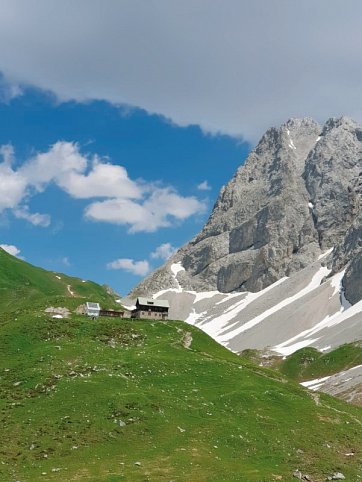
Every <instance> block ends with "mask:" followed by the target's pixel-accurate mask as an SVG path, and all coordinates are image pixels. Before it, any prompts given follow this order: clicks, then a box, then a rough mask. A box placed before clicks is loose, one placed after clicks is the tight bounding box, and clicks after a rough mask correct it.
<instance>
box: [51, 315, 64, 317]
mask: <svg viewBox="0 0 362 482" xmlns="http://www.w3.org/2000/svg"><path fill="white" fill-rule="evenodd" d="M52 318H64V316H63V315H53V316H52Z"/></svg>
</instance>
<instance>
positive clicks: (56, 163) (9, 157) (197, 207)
mask: <svg viewBox="0 0 362 482" xmlns="http://www.w3.org/2000/svg"><path fill="white" fill-rule="evenodd" d="M0 154H1V155H2V157H3V162H2V163H0V213H1V212H2V211H4V210H5V209H11V210H12V211H13V213H14V215H15V217H17V218H18V219H24V220H26V221H28V222H30V223H32V224H33V225H35V226H42V227H47V226H49V225H50V223H51V218H50V216H49V215H48V214H40V213H31V212H30V211H29V207H28V205H27V204H24V203H25V202H26V203H28V201H29V199H30V198H31V197H32V196H34V195H36V194H38V193H40V192H43V191H44V190H45V189H46V188H47V187H48V186H49V185H50V184H55V185H57V186H58V187H59V188H60V189H62V190H63V191H65V192H66V193H68V194H69V195H70V196H71V197H72V198H75V199H91V200H92V202H91V203H90V204H89V205H88V206H87V207H86V209H85V217H86V218H88V219H90V220H92V221H103V222H109V223H113V224H120V225H126V226H128V228H129V232H132V233H136V232H141V231H145V232H153V231H156V230H157V229H159V228H161V227H167V226H171V225H172V224H174V223H175V222H180V221H183V220H185V219H187V218H189V217H190V216H193V215H195V214H199V213H203V212H204V211H205V209H206V204H205V202H204V201H200V200H198V199H197V198H196V197H194V196H188V197H187V196H186V197H185V196H182V195H180V194H179V193H178V192H177V191H176V190H175V189H174V188H173V187H171V186H166V187H160V183H157V182H154V181H151V182H148V183H147V182H146V181H144V180H132V179H130V178H129V177H128V173H127V170H126V169H125V168H124V167H123V166H119V165H116V164H112V163H110V162H105V160H103V159H101V158H100V157H99V156H97V155H87V154H82V153H81V152H80V147H79V145H78V144H77V143H74V142H66V141H58V142H56V143H55V144H54V145H53V146H51V147H50V148H49V150H48V151H46V152H41V153H37V154H35V155H34V156H33V157H31V158H30V159H28V160H27V161H26V162H25V163H24V164H23V165H21V166H20V167H18V168H17V169H16V170H15V169H14V168H13V167H12V166H13V163H14V149H13V147H12V146H11V145H4V146H1V147H0ZM99 198H103V199H101V200H97V201H95V199H99Z"/></svg>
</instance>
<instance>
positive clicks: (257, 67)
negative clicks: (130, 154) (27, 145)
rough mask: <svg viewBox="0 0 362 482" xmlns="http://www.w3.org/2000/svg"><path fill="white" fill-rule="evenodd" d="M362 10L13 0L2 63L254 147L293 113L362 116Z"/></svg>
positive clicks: (334, 1) (56, 86)
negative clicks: (233, 137)
mask: <svg viewBox="0 0 362 482" xmlns="http://www.w3.org/2000/svg"><path fill="white" fill-rule="evenodd" d="M100 9H101V10H102V15H101V16H100V15H99V12H100ZM361 17H362V3H361V2H360V1H359V0H348V2H341V1H340V0H319V1H318V2H313V4H312V2H302V1H296V0H275V1H273V2H271V1H270V0H254V1H252V2H251V1H250V2H247V1H239V0H225V1H223V2H219V1H214V2H211V1H210V0H199V1H197V2H195V1H194V0H174V1H172V2H169V1H167V0H155V1H152V2H144V1H141V0H132V1H131V0H125V1H122V2H116V1H110V2H106V5H104V2H102V1H101V0H78V1H77V2H57V7H56V15H55V14H54V2H39V1H35V0H28V1H26V2H24V1H23V0H3V1H2V2H1V5H0V70H2V71H3V73H4V76H5V77H6V79H7V81H8V82H9V83H10V84H13V85H19V84H30V85H34V86H37V87H39V88H42V89H46V90H51V91H52V92H54V93H55V94H56V95H57V96H58V98H59V99H76V100H80V101H83V100H87V99H105V100H108V101H110V102H113V103H115V104H127V105H131V106H140V107H142V108H144V109H146V110H148V111H149V112H153V113H160V114H163V115H164V116H166V117H167V118H170V119H172V121H174V122H175V123H177V124H179V125H188V124H199V125H200V126H202V128H204V129H205V130H207V131H211V132H220V131H221V132H224V133H229V134H232V135H237V136H239V135H241V136H244V137H245V138H246V139H249V140H251V141H253V142H254V141H255V140H256V139H257V138H258V137H259V136H260V134H261V133H262V132H263V131H264V130H265V129H266V128H267V127H269V126H270V125H278V124H280V123H282V122H284V121H285V120H286V119H287V118H289V117H291V116H293V117H296V116H304V115H310V116H313V117H315V118H316V119H317V120H325V119H326V118H328V117H330V116H331V115H337V116H338V115H340V114H342V113H343V114H346V115H349V116H351V117H355V118H356V119H357V120H362V104H361V103H360V102H358V100H359V98H360V86H361V83H362V64H361V62H358V61H356V59H359V58H360V45H361V43H362V29H361V26H360V19H361ZM44 19H46V21H44ZM95 32H96V34H95Z"/></svg>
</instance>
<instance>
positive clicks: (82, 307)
mask: <svg viewBox="0 0 362 482" xmlns="http://www.w3.org/2000/svg"><path fill="white" fill-rule="evenodd" d="M74 313H75V314H76V315H85V314H86V306H85V305H79V306H77V308H76V309H75V311H74Z"/></svg>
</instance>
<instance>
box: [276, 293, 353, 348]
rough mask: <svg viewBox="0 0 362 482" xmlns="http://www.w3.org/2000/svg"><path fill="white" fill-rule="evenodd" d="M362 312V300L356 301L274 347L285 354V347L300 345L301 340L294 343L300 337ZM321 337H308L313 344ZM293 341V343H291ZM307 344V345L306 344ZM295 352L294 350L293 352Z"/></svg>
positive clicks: (313, 333)
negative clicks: (311, 338)
mask: <svg viewBox="0 0 362 482" xmlns="http://www.w3.org/2000/svg"><path fill="white" fill-rule="evenodd" d="M359 313H362V300H361V301H359V302H358V303H356V304H355V305H353V306H351V307H350V308H348V309H346V310H345V311H342V312H341V311H337V312H336V313H334V315H331V316H330V315H328V316H326V317H325V318H323V320H322V321H320V322H319V323H317V324H316V325H315V326H313V327H312V328H309V329H308V330H304V331H302V332H301V333H299V334H298V335H296V336H293V338H290V339H289V340H287V341H285V342H283V343H281V344H279V345H276V346H274V347H273V350H274V351H276V352H278V353H283V354H284V348H287V347H289V346H290V347H292V346H293V347H295V345H298V343H299V342H297V343H295V344H293V342H295V341H297V340H298V339H301V338H302V339H303V338H304V339H305V338H306V337H310V336H313V335H315V334H316V333H318V332H320V331H322V330H324V329H326V328H331V327H332V326H335V325H338V324H339V323H342V322H343V321H346V320H347V319H348V318H351V317H352V316H354V315H356V314H359ZM318 339H319V338H316V339H314V340H310V339H308V344H312V343H314V342H315V341H317V340H318ZM291 343H292V344H293V345H291ZM305 346H306V345H305ZM298 349H299V348H296V349H295V350H294V351H296V350H298ZM291 353H293V352H291Z"/></svg>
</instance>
